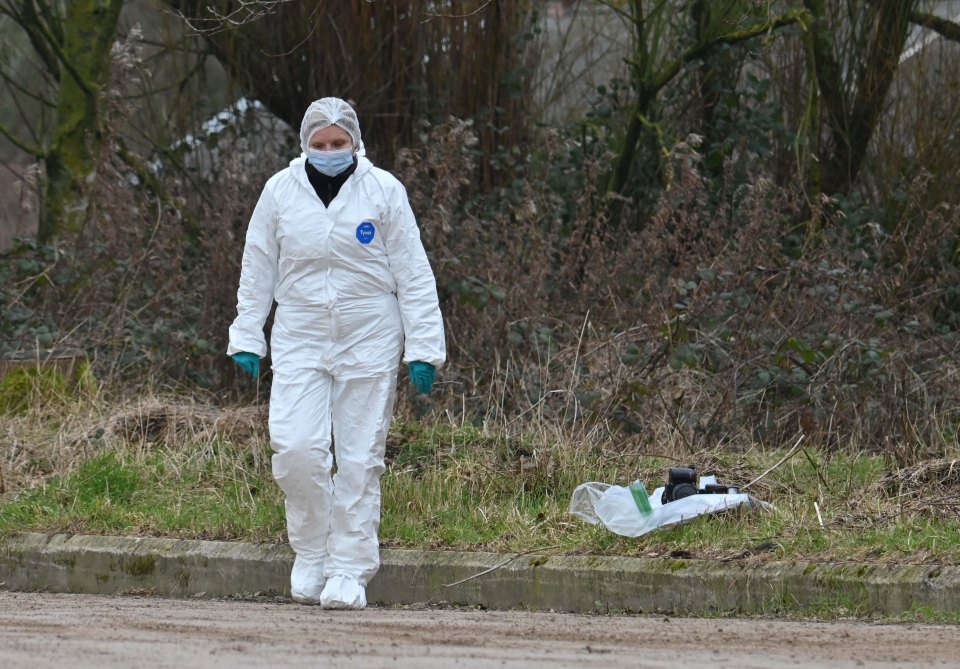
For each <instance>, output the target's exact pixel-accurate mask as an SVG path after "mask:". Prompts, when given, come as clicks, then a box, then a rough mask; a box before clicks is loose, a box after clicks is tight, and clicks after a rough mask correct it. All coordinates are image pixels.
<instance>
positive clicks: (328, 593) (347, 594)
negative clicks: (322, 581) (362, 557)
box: [320, 574, 367, 609]
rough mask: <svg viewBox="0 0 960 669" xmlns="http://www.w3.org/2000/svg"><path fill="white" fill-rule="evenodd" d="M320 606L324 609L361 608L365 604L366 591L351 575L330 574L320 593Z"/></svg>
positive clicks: (364, 606)
mask: <svg viewBox="0 0 960 669" xmlns="http://www.w3.org/2000/svg"><path fill="white" fill-rule="evenodd" d="M320 606H321V607H323V608H325V609H363V608H366V606H367V593H366V591H365V590H364V588H363V586H362V585H360V582H359V581H357V579H355V578H353V577H352V576H344V575H343V574H337V575H336V576H331V577H330V580H328V581H327V585H326V586H325V587H324V588H323V592H322V593H321V594H320Z"/></svg>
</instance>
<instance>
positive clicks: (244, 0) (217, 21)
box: [176, 0, 298, 36]
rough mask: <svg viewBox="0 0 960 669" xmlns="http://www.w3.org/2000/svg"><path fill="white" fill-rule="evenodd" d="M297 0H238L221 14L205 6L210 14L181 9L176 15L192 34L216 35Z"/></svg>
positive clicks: (257, 18) (213, 8)
mask: <svg viewBox="0 0 960 669" xmlns="http://www.w3.org/2000/svg"><path fill="white" fill-rule="evenodd" d="M297 1H298V0H239V3H238V6H237V8H236V9H234V10H232V11H229V12H227V13H226V14H223V13H221V12H219V11H218V10H217V9H216V8H215V7H211V6H207V12H209V14H210V16H195V17H192V18H191V17H187V16H186V15H184V13H183V12H182V11H178V12H176V15H177V16H178V17H179V18H180V19H181V20H182V21H183V22H184V23H186V24H187V27H188V28H190V30H191V31H193V34H194V35H205V36H210V35H216V34H217V33H220V32H223V31H224V30H232V29H233V28H239V27H240V26H244V25H247V24H249V23H253V22H255V21H259V20H260V19H262V18H263V17H265V16H267V15H269V14H272V13H273V12H274V11H275V10H276V9H277V8H278V7H279V6H280V5H284V4H287V3H290V2H297Z"/></svg>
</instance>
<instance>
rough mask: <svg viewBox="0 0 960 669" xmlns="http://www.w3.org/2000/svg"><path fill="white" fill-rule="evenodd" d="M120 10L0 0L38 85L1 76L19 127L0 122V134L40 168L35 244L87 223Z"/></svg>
mask: <svg viewBox="0 0 960 669" xmlns="http://www.w3.org/2000/svg"><path fill="white" fill-rule="evenodd" d="M122 6H123V0H72V1H71V2H57V1H56V0H2V1H0V16H5V17H7V18H8V19H9V20H10V21H12V22H13V24H14V25H16V26H17V27H18V28H19V30H20V31H21V32H22V35H23V36H24V38H25V41H26V43H28V44H29V47H30V49H31V50H32V53H31V62H32V67H33V68H34V71H35V73H36V74H35V76H36V77H37V78H38V79H39V80H40V85H37V84H36V82H25V81H22V80H19V79H18V77H17V76H16V75H15V74H14V73H12V72H9V71H3V72H2V73H0V77H2V78H3V81H4V83H5V85H6V87H7V90H8V92H9V95H10V96H11V97H10V99H11V100H13V101H14V104H15V105H16V106H17V108H18V109H20V110H22V116H23V117H24V118H23V121H24V123H23V124H22V126H23V128H25V130H20V131H17V130H15V129H14V128H12V127H10V126H8V125H6V124H2V123H0V134H2V135H3V136H4V137H6V138H7V139H8V140H9V141H10V142H11V143H13V144H14V145H15V146H17V147H18V148H19V149H21V150H22V151H24V152H26V153H27V154H29V155H31V156H33V157H35V158H36V159H37V160H38V161H39V162H40V163H41V164H42V166H43V168H44V178H43V181H42V187H41V213H40V223H39V231H38V238H39V240H40V241H43V242H46V241H51V240H53V239H55V238H56V237H57V236H58V235H59V234H60V232H61V231H62V230H64V229H74V230H76V229H79V228H80V227H81V226H82V224H83V222H84V220H85V216H86V213H87V206H88V198H87V195H88V193H89V191H90V186H91V184H92V181H93V180H94V179H95V177H96V169H97V162H98V156H99V153H100V150H101V147H102V145H103V137H104V129H105V124H106V122H107V119H106V116H105V115H106V108H107V107H106V104H105V100H104V94H105V92H106V88H107V86H108V84H109V82H110V50H111V47H112V45H113V43H114V40H115V36H116V30H117V22H118V19H119V16H120V10H121V8H122ZM25 101H29V102H31V103H32V108H39V109H38V113H39V115H40V117H41V118H42V119H49V128H44V129H42V130H40V129H38V127H37V125H36V123H35V120H36V119H34V118H30V117H29V116H30V114H29V112H28V111H27V108H26V107H25V106H23V105H24V102H25Z"/></svg>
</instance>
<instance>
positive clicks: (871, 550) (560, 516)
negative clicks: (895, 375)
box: [0, 399, 960, 564]
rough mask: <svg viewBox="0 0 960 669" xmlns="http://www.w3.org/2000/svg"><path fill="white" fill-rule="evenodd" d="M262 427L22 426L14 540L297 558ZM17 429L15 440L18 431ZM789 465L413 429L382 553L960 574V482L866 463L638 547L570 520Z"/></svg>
mask: <svg viewBox="0 0 960 669" xmlns="http://www.w3.org/2000/svg"><path fill="white" fill-rule="evenodd" d="M263 413H264V412H263V411H261V410H258V409H256V408H252V409H234V410H222V409H213V408H211V407H208V406H201V405H184V404H182V403H181V404H178V403H176V402H165V401H162V400H159V399H153V400H151V401H150V402H148V403H137V404H132V405H127V406H125V407H122V408H121V409H119V410H117V409H116V408H114V410H113V411H112V412H105V411H99V412H98V411H93V412H91V410H90V408H89V406H88V405H83V406H81V405H80V404H75V405H69V406H65V405H61V407H60V410H59V412H55V413H51V412H50V411H46V412H32V413H31V414H30V415H29V416H20V417H16V418H11V422H10V424H9V425H8V427H7V435H6V436H7V437H8V439H9V440H10V441H11V444H12V446H11V447H10V452H9V453H8V454H7V457H6V462H5V463H4V471H5V472H6V476H5V478H4V479H3V480H4V481H5V483H4V492H3V493H2V497H0V532H2V533H11V532H20V531H40V532H71V533H86V534H125V535H151V536H171V537H179V538H198V539H220V540H244V541H256V542H281V541H284V540H285V527H284V516H283V506H282V496H281V494H280V491H279V489H278V488H277V486H276V484H275V483H274V482H273V480H272V477H271V474H270V466H269V464H270V458H269V456H270V451H269V446H268V439H267V436H266V426H265V424H264V416H263ZM11 427H13V429H12V430H11ZM785 454H786V451H784V450H781V449H759V448H758V449H755V450H752V451H749V452H745V453H729V452H713V453H704V452H701V453H686V452H684V451H683V448H682V442H679V440H678V443H677V444H674V445H668V447H665V448H662V449H661V450H660V451H659V452H658V453H657V454H651V453H649V452H645V451H643V450H642V449H641V448H640V447H637V446H635V445H634V446H625V445H624V443H623V442H621V441H619V440H618V439H617V438H616V437H612V436H598V435H596V434H588V435H579V436H576V437H572V436H569V435H566V436H563V435H561V436H558V435H556V434H551V433H548V432H547V431H546V430H544V429H539V430H536V431H531V432H527V433H520V434H510V433H507V432H506V431H505V430H487V429H480V428H477V427H474V426H471V425H459V424H450V423H445V422H435V423H425V422H423V421H413V420H398V421H396V422H395V424H394V427H393V429H392V430H391V434H390V438H389V441H388V469H387V472H386V474H385V475H384V477H383V479H382V493H383V519H382V524H381V528H380V530H381V531H380V536H381V542H382V544H383V545H385V546H389V547H397V548H422V549H438V550H484V551H497V552H520V551H532V550H537V551H541V552H542V554H544V555H548V554H551V553H555V554H596V555H624V556H651V557H653V556H663V557H674V558H703V559H726V560H732V559H736V560H746V561H767V560H811V561H869V562H875V563H928V564H938V563H939V564H956V563H957V560H958V558H957V556H958V554H960V550H958V548H960V520H958V517H957V508H958V507H957V505H956V503H955V501H956V494H957V492H958V491H960V472H955V471H954V470H955V469H958V468H955V467H953V466H952V463H951V460H950V459H949V458H948V459H944V460H938V461H928V462H924V463H918V465H916V466H914V467H913V468H896V467H894V466H893V465H892V463H891V461H890V459H889V458H887V457H885V456H883V455H879V454H871V453H868V452H857V451H837V452H832V453H818V452H813V451H809V450H797V451H795V453H794V455H793V456H792V457H790V458H789V459H787V460H786V461H785V462H784V463H783V464H782V465H780V466H779V467H776V468H775V469H773V471H771V472H770V473H769V474H767V475H766V476H764V477H763V478H761V480H760V481H759V482H757V483H756V484H755V485H754V486H753V487H752V488H751V492H752V493H753V494H754V495H755V496H756V497H758V498H760V499H763V500H765V501H768V502H771V503H772V504H773V505H774V506H775V510H774V511H772V512H765V513H761V512H727V513H723V514H718V515H715V516H709V517H702V518H700V519H697V520H696V521H694V522H692V523H689V524H686V525H682V526H679V527H673V528H665V529H660V530H657V531H654V532H652V533H650V534H647V535H645V536H642V537H639V538H627V537H621V536H618V535H616V534H613V533H611V532H609V531H608V530H606V529H605V528H604V527H602V526H591V525H588V524H586V523H584V522H582V521H580V520H578V519H577V518H575V517H573V516H570V515H569V514H568V513H567V505H568V504H569V499H570V494H571V493H572V491H573V489H574V488H575V487H576V486H577V485H579V484H580V483H583V482H586V481H601V482H607V483H614V484H621V485H626V484H627V483H628V482H629V481H632V480H633V479H635V478H640V479H642V480H644V481H645V482H647V485H648V488H649V489H652V488H653V487H655V486H657V485H660V484H662V483H663V481H664V478H665V474H666V471H667V468H668V467H669V466H675V465H677V464H689V463H694V464H697V465H698V467H699V469H700V470H701V471H703V472H709V471H712V472H715V473H716V474H717V476H718V478H719V479H720V480H721V481H723V482H726V483H730V484H736V485H741V486H742V485H744V484H746V483H747V482H748V481H752V480H753V479H755V478H757V477H758V476H760V474H762V473H763V472H765V471H766V470H768V469H769V468H770V467H772V466H773V465H775V464H776V463H777V462H778V461H780V460H781V459H782V458H783V456H784V455H785Z"/></svg>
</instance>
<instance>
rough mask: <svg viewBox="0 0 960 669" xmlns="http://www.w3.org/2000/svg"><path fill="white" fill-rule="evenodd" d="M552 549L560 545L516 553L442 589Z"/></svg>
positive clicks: (446, 584) (447, 584) (445, 585)
mask: <svg viewBox="0 0 960 669" xmlns="http://www.w3.org/2000/svg"><path fill="white" fill-rule="evenodd" d="M554 548H560V544H556V545H554V546H545V547H544V548H531V549H530V550H528V551H524V552H522V553H517V554H516V555H514V556H513V557H510V558H507V559H506V560H504V561H503V562H501V563H500V564H498V565H494V566H493V567H490V568H489V569H484V570H483V571H481V572H480V573H479V574H474V575H473V576H467V577H466V578H462V579H460V580H459V581H455V582H453V583H445V584H444V586H443V587H445V588H452V587H453V586H455V585H460V584H461V583H466V582H467V581H471V580H473V579H475V578H477V577H480V576H483V575H484V574H489V573H490V572H491V571H496V570H497V569H500V567H505V566H506V565H508V564H510V563H511V562H513V561H514V560H516V559H517V558H522V557H523V556H524V555H530V553H539V552H540V551H548V550H552V549H554Z"/></svg>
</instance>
